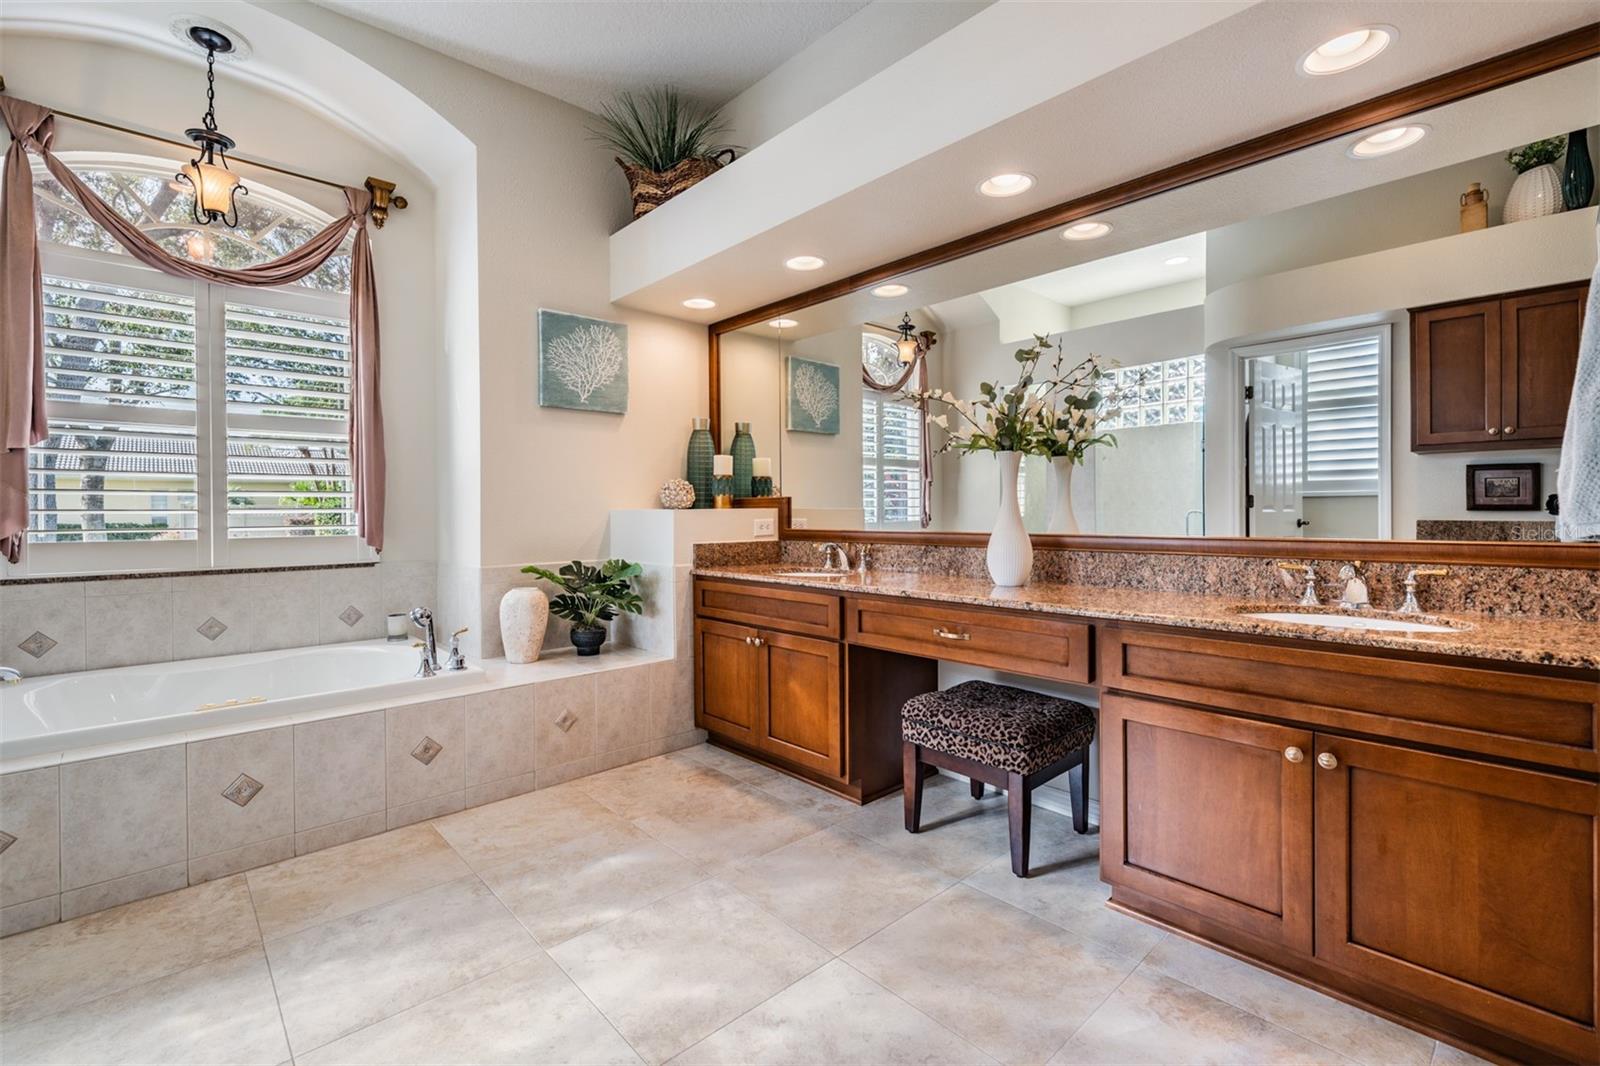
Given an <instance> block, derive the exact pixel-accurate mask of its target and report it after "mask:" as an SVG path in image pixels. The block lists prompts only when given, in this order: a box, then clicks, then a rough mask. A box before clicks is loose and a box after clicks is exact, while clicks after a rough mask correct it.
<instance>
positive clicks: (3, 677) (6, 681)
mask: <svg viewBox="0 0 1600 1066" xmlns="http://www.w3.org/2000/svg"><path fill="white" fill-rule="evenodd" d="M21 680H22V671H21V670H18V669H16V668H14V667H10V666H0V685H15V684H17V683H18V682H20V681H21Z"/></svg>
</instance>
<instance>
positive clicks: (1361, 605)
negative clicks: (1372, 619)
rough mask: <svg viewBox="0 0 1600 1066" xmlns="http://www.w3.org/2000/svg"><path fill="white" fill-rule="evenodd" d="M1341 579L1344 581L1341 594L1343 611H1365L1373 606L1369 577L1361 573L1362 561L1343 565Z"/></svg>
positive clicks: (1341, 608) (1340, 604)
mask: <svg viewBox="0 0 1600 1066" xmlns="http://www.w3.org/2000/svg"><path fill="white" fill-rule="evenodd" d="M1339 580H1340V581H1343V582H1344V591H1343V592H1341V593H1340V594H1339V609H1340V610H1341V611H1365V610H1369V609H1370V608H1371V607H1372V598H1371V597H1370V596H1369V595H1367V579H1366V578H1365V577H1363V576H1362V575H1361V564H1360V563H1345V564H1344V565H1343V566H1341V567H1340V568H1339Z"/></svg>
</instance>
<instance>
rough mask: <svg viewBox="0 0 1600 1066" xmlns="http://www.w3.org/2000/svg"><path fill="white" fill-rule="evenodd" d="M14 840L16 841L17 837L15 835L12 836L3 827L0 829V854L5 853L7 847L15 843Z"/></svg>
mask: <svg viewBox="0 0 1600 1066" xmlns="http://www.w3.org/2000/svg"><path fill="white" fill-rule="evenodd" d="M16 842H17V838H16V837H14V836H12V835H11V834H10V833H8V832H6V831H5V830H4V829H0V855H3V854H5V850H6V849H7V848H9V847H10V846H11V845H13V844H15V843H16Z"/></svg>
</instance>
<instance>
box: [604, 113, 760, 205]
mask: <svg viewBox="0 0 1600 1066" xmlns="http://www.w3.org/2000/svg"><path fill="white" fill-rule="evenodd" d="M727 129H728V127H727V123H725V122H724V121H723V120H722V112H721V111H720V109H717V108H701V107H697V106H695V105H693V104H691V103H689V102H688V101H685V100H684V99H683V97H682V96H681V95H680V94H679V93H678V90H676V89H670V88H660V89H650V90H648V91H646V92H641V93H633V92H622V93H618V94H617V97H616V99H615V100H613V101H612V102H611V103H609V104H603V105H601V108H600V124H599V125H598V126H596V127H592V128H591V129H590V132H591V133H592V134H593V135H594V137H595V139H596V140H598V141H599V142H600V143H602V144H604V145H606V146H607V147H608V148H610V149H611V150H612V151H613V152H615V153H616V160H617V166H619V167H621V168H622V172H623V173H624V174H626V175H627V177H628V191H629V193H630V194H631V195H632V196H633V217H634V218H640V217H642V216H643V215H645V214H648V213H649V212H651V211H653V210H655V209H656V208H657V207H660V206H661V205H662V204H664V203H666V202H667V201H668V200H670V199H672V198H673V197H674V196H677V195H678V194H679V193H681V192H683V191H684V190H685V189H688V188H689V187H690V186H692V185H694V184H695V183H696V182H699V181H702V180H704V179H705V178H707V177H709V176H710V175H712V174H714V173H716V172H717V171H718V170H720V169H721V168H722V167H724V166H726V165H727V164H728V163H731V162H733V159H734V156H735V155H736V154H737V149H736V147H735V146H733V145H730V144H724V143H722V142H721V141H720V140H719V138H720V137H721V136H722V135H723V134H724V133H726V132H727Z"/></svg>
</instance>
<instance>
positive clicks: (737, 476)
mask: <svg viewBox="0 0 1600 1066" xmlns="http://www.w3.org/2000/svg"><path fill="white" fill-rule="evenodd" d="M728 451H729V453H730V454H731V455H732V456H733V495H734V497H735V498H741V499H742V498H743V497H746V496H749V495H750V471H751V466H752V464H753V463H754V462H755V459H756V442H755V438H753V437H751V436H750V423H748V422H735V423H734V424H733V447H732V448H730V449H728Z"/></svg>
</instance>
